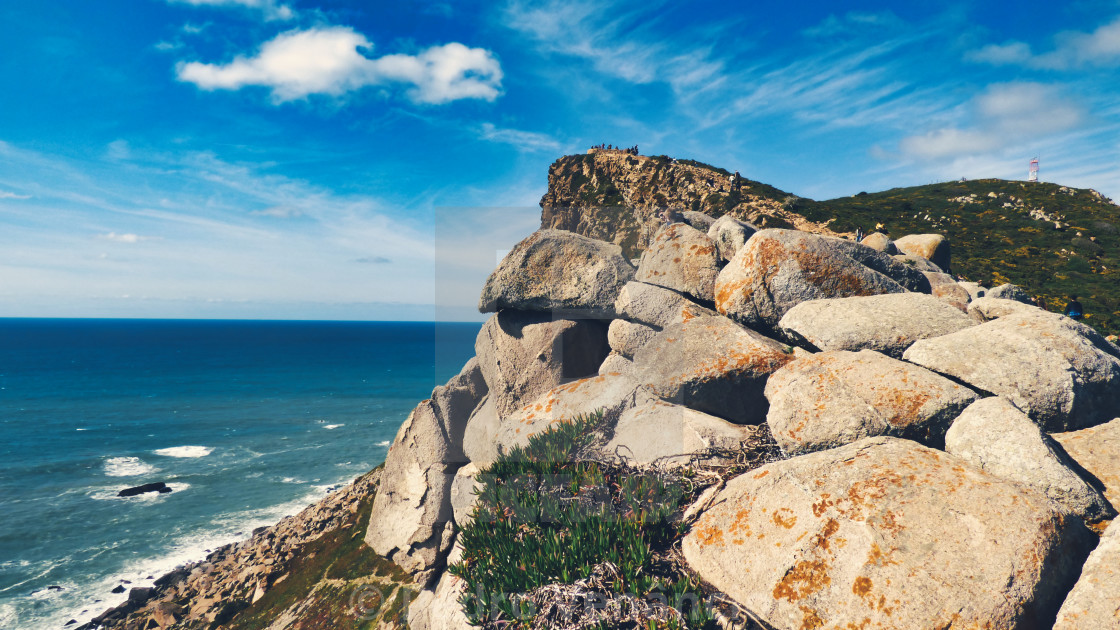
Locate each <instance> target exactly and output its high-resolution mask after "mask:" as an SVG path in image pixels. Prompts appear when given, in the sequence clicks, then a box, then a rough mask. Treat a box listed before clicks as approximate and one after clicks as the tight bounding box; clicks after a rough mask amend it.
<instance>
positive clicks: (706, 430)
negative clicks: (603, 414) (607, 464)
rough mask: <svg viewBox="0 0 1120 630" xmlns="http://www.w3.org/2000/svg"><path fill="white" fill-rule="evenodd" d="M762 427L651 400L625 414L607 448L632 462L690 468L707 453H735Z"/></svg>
mask: <svg viewBox="0 0 1120 630" xmlns="http://www.w3.org/2000/svg"><path fill="white" fill-rule="evenodd" d="M759 430H760V429H759V427H757V426H752V425H738V424H731V423H730V422H728V421H726V420H723V419H722V418H717V417H715V416H710V415H708V414H706V413H702V412H699V411H696V410H694V409H689V408H688V407H683V406H681V405H674V404H673V403H669V402H665V401H663V400H650V401H647V402H645V403H644V404H642V405H639V406H637V407H632V408H631V409H628V410H626V411H624V412H623V413H622V415H621V416H620V417H619V419H618V424H617V425H615V428H614V437H613V438H612V439H611V441H610V442H609V443H608V444H607V446H606V447H605V448H604V450H606V451H607V452H608V453H613V454H617V455H619V456H622V457H625V458H627V459H629V460H631V461H633V462H636V463H640V464H650V463H654V462H657V463H659V464H663V465H680V464H687V463H688V462H689V461H690V459H691V456H693V455H695V454H697V453H702V452H704V451H706V450H708V449H735V448H738V447H739V446H740V445H741V444H742V443H743V442H744V441H747V440H749V439H751V438H752V437H753V436H755V435H756V434H757V433H758V431H759Z"/></svg>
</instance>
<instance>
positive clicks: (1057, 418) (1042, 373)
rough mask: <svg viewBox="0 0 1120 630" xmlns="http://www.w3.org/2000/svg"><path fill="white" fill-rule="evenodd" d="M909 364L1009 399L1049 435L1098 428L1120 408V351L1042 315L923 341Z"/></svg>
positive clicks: (1016, 317) (1091, 334)
mask: <svg viewBox="0 0 1120 630" xmlns="http://www.w3.org/2000/svg"><path fill="white" fill-rule="evenodd" d="M903 358H904V359H906V360H907V361H910V362H912V363H916V364H918V365H921V366H924V367H927V368H929V369H931V370H934V371H935V372H940V373H941V374H945V375H948V376H950V377H952V378H955V379H958V380H960V381H963V382H964V383H967V384H968V385H970V386H972V387H974V388H978V389H980V390H983V391H986V392H991V393H993V394H997V395H1000V396H1004V397H1006V398H1007V399H1008V400H1010V401H1011V402H1012V403H1013V404H1014V405H1015V406H1016V407H1018V408H1019V409H1022V410H1023V411H1024V412H1026V414H1027V415H1028V416H1030V417H1031V419H1032V420H1034V421H1035V422H1036V423H1038V424H1039V426H1041V427H1042V428H1043V429H1044V430H1046V431H1068V430H1071V429H1080V428H1084V427H1088V426H1092V425H1094V424H1098V423H1100V422H1103V421H1105V420H1107V419H1109V418H1112V417H1113V416H1115V415H1116V411H1117V409H1120V350H1118V349H1117V348H1116V346H1113V345H1112V344H1111V343H1109V342H1108V341H1106V340H1105V339H1104V338H1103V337H1101V336H1100V335H1099V334H1098V333H1096V332H1095V331H1093V330H1092V329H1091V328H1089V327H1088V326H1085V325H1083V324H1079V323H1078V322H1075V321H1073V320H1071V319H1069V318H1067V317H1062V316H1061V315H1058V314H1056V313H1047V312H1045V311H1042V310H1041V309H1039V310H1038V313H1037V314H1021V313H1020V314H1012V315H1006V316H1003V317H999V318H998V319H995V320H992V321H990V322H987V323H984V324H980V325H979V326H972V327H971V328H965V329H964V330H960V331H957V332H955V333H952V334H949V335H945V336H942V337H935V338H933V339H923V340H921V341H918V342H916V343H914V345H912V346H910V348H909V349H908V350H907V351H906V352H905V354H903Z"/></svg>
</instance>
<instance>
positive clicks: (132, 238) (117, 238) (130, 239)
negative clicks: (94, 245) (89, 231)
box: [97, 232, 149, 244]
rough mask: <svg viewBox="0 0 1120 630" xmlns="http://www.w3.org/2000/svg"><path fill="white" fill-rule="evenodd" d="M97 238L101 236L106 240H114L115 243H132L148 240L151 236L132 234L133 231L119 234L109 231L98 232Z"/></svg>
mask: <svg viewBox="0 0 1120 630" xmlns="http://www.w3.org/2000/svg"><path fill="white" fill-rule="evenodd" d="M97 238H100V239H103V240H106V241H113V242H114V243H130V244H131V243H139V242H140V241H146V240H148V238H149V237H147V236H140V235H139V234H132V233H128V234H117V233H116V232H109V233H108V234H98V235H97Z"/></svg>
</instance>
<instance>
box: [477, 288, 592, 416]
mask: <svg viewBox="0 0 1120 630" xmlns="http://www.w3.org/2000/svg"><path fill="white" fill-rule="evenodd" d="M474 350H475V354H476V356H477V357H478V363H479V366H480V367H481V369H482V376H483V377H484V378H485V379H486V383H487V385H489V386H490V397H491V398H492V399H493V403H494V409H495V411H497V413H498V416H499V417H505V416H507V415H509V414H511V413H513V412H514V411H516V410H517V409H518V408H520V407H521V406H522V405H524V404H526V403H527V402H529V401H530V400H533V399H534V398H536V397H537V396H540V395H541V394H542V393H544V392H545V391H547V390H549V389H551V388H553V387H556V386H557V385H559V384H560V383H563V382H566V381H570V380H574V379H578V378H583V377H585V376H589V375H591V374H595V373H597V372H598V370H599V365H600V364H602V363H603V359H605V358H606V356H607V354H608V353H609V352H610V348H609V347H608V345H607V326H606V324H604V323H603V322H600V321H596V320H587V319H584V320H570V319H557V320H554V319H552V316H551V315H550V314H548V313H533V312H524V311H513V310H503V311H501V312H499V313H498V314H497V315H494V316H493V317H491V318H490V319H488V320H486V323H485V324H483V326H482V330H480V331H479V333H478V338H477V339H476V340H475V343H474Z"/></svg>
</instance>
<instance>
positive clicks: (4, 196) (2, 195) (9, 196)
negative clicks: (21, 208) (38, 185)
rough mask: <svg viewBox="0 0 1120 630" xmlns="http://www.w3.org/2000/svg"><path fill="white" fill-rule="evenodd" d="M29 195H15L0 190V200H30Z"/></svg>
mask: <svg viewBox="0 0 1120 630" xmlns="http://www.w3.org/2000/svg"><path fill="white" fill-rule="evenodd" d="M30 198H31V195H17V194H16V193H14V192H8V191H6V190H0V199H30Z"/></svg>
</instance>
